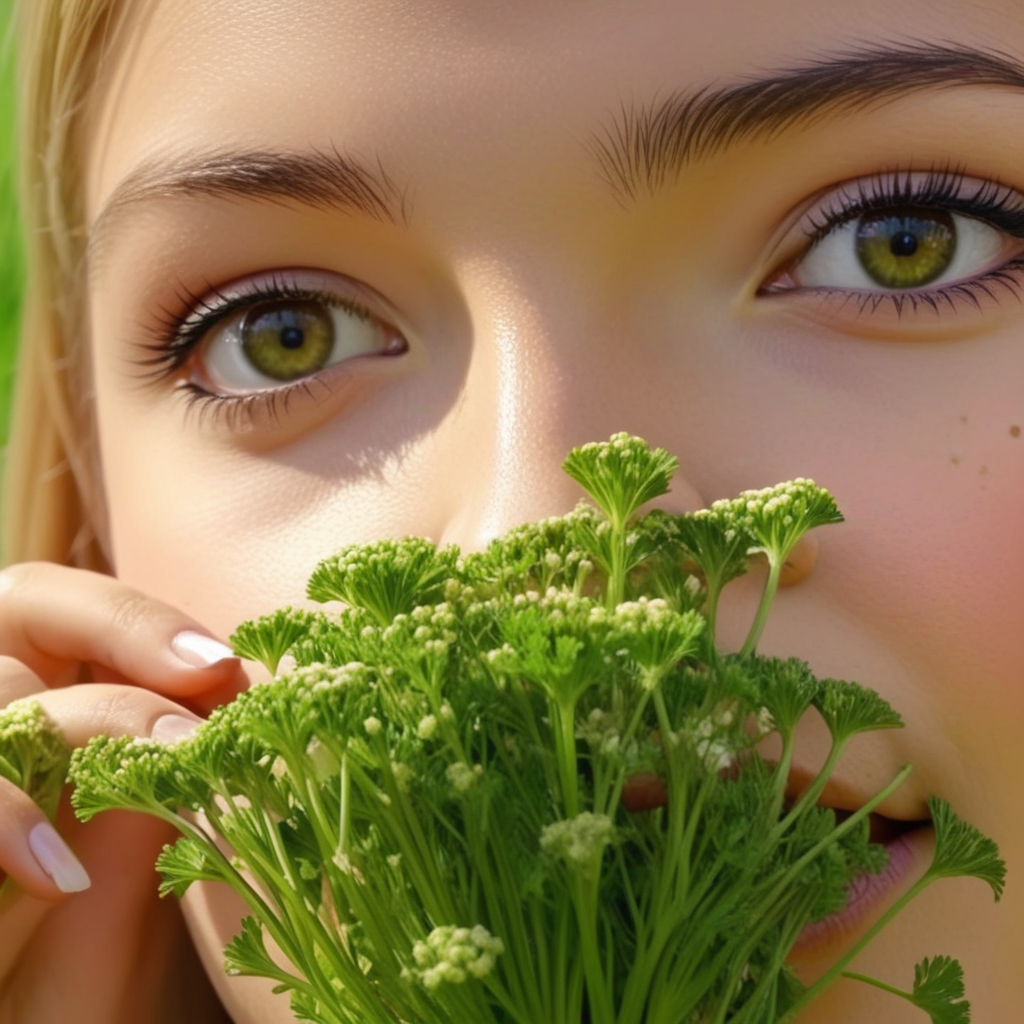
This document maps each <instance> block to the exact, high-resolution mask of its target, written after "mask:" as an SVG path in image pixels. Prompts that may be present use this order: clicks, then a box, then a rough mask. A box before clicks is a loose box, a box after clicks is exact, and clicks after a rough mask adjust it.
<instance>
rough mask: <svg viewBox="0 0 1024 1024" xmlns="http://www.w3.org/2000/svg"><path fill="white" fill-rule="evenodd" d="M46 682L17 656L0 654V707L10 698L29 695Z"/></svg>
mask: <svg viewBox="0 0 1024 1024" xmlns="http://www.w3.org/2000/svg"><path fill="white" fill-rule="evenodd" d="M45 688H46V684H45V683H44V682H43V681H42V679H40V678H39V676H37V675H36V674H35V672H33V671H32V670H31V669H30V668H29V667H28V666H27V665H23V664H22V663H21V662H20V661H18V659H17V658H12V657H11V656H10V655H7V654H0V707H6V706H7V705H8V704H10V703H11V701H12V700H19V699H21V698H22V697H31V696H32V695H33V694H36V693H38V692H39V691H40V690H43V689H45Z"/></svg>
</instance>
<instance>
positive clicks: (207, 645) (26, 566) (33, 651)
mask: <svg viewBox="0 0 1024 1024" xmlns="http://www.w3.org/2000/svg"><path fill="white" fill-rule="evenodd" d="M0 651H2V652H3V654H4V655H6V656H7V657H10V658H13V659H15V660H17V661H20V662H21V663H23V664H24V665H25V666H27V668H28V669H30V670H31V671H32V672H34V673H35V674H36V675H37V676H39V677H40V678H41V679H43V680H44V681H45V682H46V684H47V685H48V686H56V687H61V686H69V685H70V684H71V683H73V682H75V681H76V679H77V678H78V676H79V672H80V669H81V665H82V664H83V663H90V664H92V665H93V666H100V667H102V668H104V669H106V670H107V672H106V675H107V678H108V679H109V680H111V681H115V682H130V683H135V684H136V685H140V686H143V687H146V688H147V689H152V690H156V691H158V692H160V693H168V694H172V695H174V696H177V697H183V696H195V695H198V694H201V693H204V692H206V691H209V690H211V689H213V688H214V687H227V688H228V689H229V690H230V689H232V688H233V689H234V690H235V691H236V692H237V689H239V688H240V686H241V685H242V669H241V662H240V660H239V659H238V658H237V657H235V656H234V654H233V653H232V651H231V649H230V648H229V647H227V646H226V645H225V644H223V643H222V642H221V641H219V640H217V639H216V638H215V637H212V636H210V634H209V632H208V631H207V630H206V629H204V628H203V627H202V626H201V625H200V624H199V623H197V622H196V621H195V620H194V619H191V618H189V617H188V616H187V615H184V614H182V613H181V612H180V611H178V610H177V609H176V608H173V607H172V606H170V605H168V604H165V603H164V602H162V601H158V600H157V599H155V598H152V597H149V596H148V595H146V594H143V593H142V592H141V591H138V590H135V589H133V588H132V587H128V586H126V585H125V584H124V583H121V582H120V581H119V580H117V579H115V578H113V577H111V576H104V575H103V574H101V573H94V572H89V571H87V570H84V569H72V568H69V567H67V566H62V565H56V564H52V563H49V562H24V563H21V564H18V565H12V566H8V567H7V568H6V569H3V570H2V571H0ZM95 674H98V673H96V672H95V670H94V675H95ZM2 696H3V695H2V694H0V698H2Z"/></svg>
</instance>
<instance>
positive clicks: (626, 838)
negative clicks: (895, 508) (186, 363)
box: [0, 434, 1005, 1024]
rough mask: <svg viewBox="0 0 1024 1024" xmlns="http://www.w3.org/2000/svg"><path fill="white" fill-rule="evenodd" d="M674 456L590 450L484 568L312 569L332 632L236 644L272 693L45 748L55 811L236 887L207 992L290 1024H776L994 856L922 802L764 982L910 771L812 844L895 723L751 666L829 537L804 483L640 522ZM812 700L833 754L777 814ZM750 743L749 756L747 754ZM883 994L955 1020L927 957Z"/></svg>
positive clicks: (829, 505) (943, 808) (858, 855)
mask: <svg viewBox="0 0 1024 1024" xmlns="http://www.w3.org/2000/svg"><path fill="white" fill-rule="evenodd" d="M676 466H677V462H676V460H675V459H674V458H673V457H672V456H670V455H669V454H668V453H666V452H665V451H663V450H661V449H656V450H651V449H650V448H649V447H648V446H647V444H646V443H645V442H643V441H642V440H640V439H639V438H635V437H630V436H628V435H626V434H617V435H614V436H613V437H612V438H611V439H610V441H608V442H606V443H602V444H588V445H585V446H583V447H582V448H578V449H574V450H573V451H572V452H571V453H570V455H569V456H568V458H567V460H566V462H565V467H564V468H565V469H566V471H567V472H568V473H569V474H570V475H571V476H572V477H573V478H574V479H575V480H577V481H578V482H579V483H580V484H581V485H582V486H583V488H584V489H585V491H586V492H587V493H588V494H589V495H590V497H591V498H592V499H593V502H594V503H593V504H590V503H586V502H581V503H580V505H579V506H577V508H576V509H575V510H574V511H573V512H572V513H570V514H569V515H566V516H564V517H559V518H552V519H547V520H544V521H542V522H538V523H532V524H527V525H524V526H521V527H518V528H516V529H514V530H512V531H510V532H509V533H507V534H506V535H505V536H503V537H501V538H499V539H497V540H495V541H494V542H493V543H492V544H491V545H490V547H489V548H488V549H487V550H486V551H485V552H482V553H474V554H469V555H460V553H459V551H458V550H457V549H456V548H455V547H449V548H445V549H443V550H438V549H437V547H436V546H435V545H434V544H433V543H431V542H430V541H427V540H423V539H417V538H406V539H404V540H397V541H382V542H380V543H377V544H371V545H366V546H355V547H350V548H346V549H344V550H343V551H341V552H340V553H338V554H336V555H335V556H333V557H331V558H328V559H327V560H325V561H323V562H322V563H320V564H319V565H318V566H317V567H316V570H315V572H314V573H313V575H312V577H311V579H310V581H309V587H308V596H309V597H310V598H312V599H314V600H316V601H320V602H324V603H325V604H329V603H331V602H341V604H342V605H343V607H342V609H341V610H340V611H328V612H322V613H313V612H309V611H304V610H296V609H293V608H285V609H283V610H280V611H278V612H276V613H275V614H273V615H270V616H267V617H264V618H262V619H260V620H258V621H256V622H249V623H246V624H244V625H243V626H241V627H239V629H238V630H237V632H236V633H235V635H234V636H233V637H232V642H233V644H234V647H235V650H236V651H237V652H238V653H239V654H240V655H242V656H243V657H247V658H251V659H256V660H259V661H261V662H262V663H263V664H265V665H266V666H267V667H268V669H269V670H270V671H271V672H272V673H277V672H278V670H279V667H280V663H281V659H282V658H283V657H284V656H285V655H286V654H288V655H290V658H291V659H293V661H294V664H295V667H294V668H293V669H289V670H287V671H284V672H282V673H281V674H280V675H277V676H276V678H275V679H274V680H273V681H272V682H269V683H265V684H261V685H258V686H254V687H253V688H252V689H250V690H249V691H248V692H247V693H245V694H243V695H242V696H240V697H239V698H238V699H237V700H236V701H234V702H233V703H232V704H230V705H227V706H225V707H223V708H220V709H218V710H217V711H216V712H214V713H213V715H212V716H211V717H210V719H209V721H208V722H206V723H204V724H203V725H202V726H200V727H199V729H198V730H197V731H196V733H195V734H194V735H193V736H191V737H189V738H187V739H185V740H183V741H180V742H178V743H176V744H174V745H171V746H164V745H160V744H158V743H155V742H152V741H149V740H139V739H133V738H120V739H111V738H108V737H101V738H97V739H94V740H93V741H91V742H90V743H89V744H88V746H87V747H85V748H84V749H82V750H78V751H75V752H74V755H73V757H72V758H71V767H70V779H71V781H72V782H73V784H74V787H75V788H74V792H73V795H72V800H73V803H74V805H75V807H76V808H77V811H78V814H79V816H80V817H81V818H83V819H88V818H90V817H91V816H92V815H94V814H96V813H98V812H100V811H104V810H107V809H110V808H127V809H133V810H138V811H142V812H144V813H147V814H152V815H155V816H157V817H159V818H162V819H163V820H165V821H168V822H171V823H173V824H174V825H176V826H177V828H178V829H179V830H180V831H181V838H180V839H179V840H178V841H177V842H176V843H175V844H173V845H172V846H169V847H167V848H165V850H164V851H163V853H162V854H161V856H160V859H159V862H158V867H159V869H160V871H161V873H162V875H163V878H164V882H163V886H162V889H163V891H164V892H165V893H175V894H177V895H181V894H182V893H183V892H184V891H185V890H186V889H187V888H188V887H189V885H191V884H192V883H193V882H195V881H197V880H204V881H220V882H225V883H227V884H229V885H231V886H232V887H233V888H234V889H235V890H237V891H238V892H239V893H240V894H241V896H242V898H243V899H244V900H245V901H246V903H247V904H248V907H249V909H250V911H251V916H250V917H248V918H247V919H246V920H245V921H244V923H243V928H242V932H241V933H240V934H239V935H238V936H237V937H236V938H235V939H234V940H233V941H232V942H231V944H230V945H229V946H228V948H227V951H226V969H227V971H228V972H229V973H231V974H250V975H261V976H264V977H268V978H272V979H273V980H274V981H276V982H277V986H278V988H277V990H278V991H282V992H289V993H290V994H291V1001H292V1007H293V1011H294V1013H295V1015H296V1017H297V1018H298V1019H299V1020H304V1021H312V1022H317V1024H397V1022H401V1024H584V1022H586V1024H781V1022H784V1021H790V1020H791V1019H792V1018H793V1016H794V1015H795V1014H796V1013H797V1011H798V1010H800V1009H801V1008H802V1007H804V1006H805V1005H806V1004H807V1002H808V1001H809V1000H810V999H812V998H813V997H814V996H815V995H816V994H817V992H818V991H820V990H821V989H822V988H824V987H825V986H827V985H828V984H830V983H831V982H832V981H834V980H835V979H836V978H837V977H838V976H840V974H841V973H842V972H843V970H844V967H845V966H846V965H847V964H848V963H849V961H850V960H851V959H852V958H853V957H854V956H855V955H856V954H857V953H858V952H859V951H860V950H861V949H862V948H863V946H864V945H865V944H866V943H867V942H868V941H870V939H871V938H872V937H873V936H874V935H875V934H876V933H877V932H878V930H879V929H880V928H882V927H883V926H884V925H885V923H886V922H887V921H888V920H889V919H891V917H892V916H893V915H894V914H896V913H897V912H898V911H899V910H900V909H901V907H902V906H904V905H905V904H906V902H907V901H908V900H910V899H912V898H913V897H914V896H915V895H916V894H917V893H919V892H920V891H921V890H922V889H923V888H925V886H927V885H930V884H931V883H932V882H933V881H935V880H937V879H939V878H942V877H949V876H953V875H974V876H976V877H979V878H981V879H983V880H985V881H986V882H988V883H989V884H990V885H991V887H992V889H993V891H994V893H995V895H996V898H997V899H998V898H999V896H1000V894H1001V891H1002V887H1003V881H1004V874H1005V867H1004V865H1003V863H1002V861H1001V860H999V857H998V851H997V850H996V847H995V844H994V843H993V842H992V841H991V840H990V839H987V838H985V837H983V836H981V835H980V834H979V833H978V832H977V831H976V830H975V829H974V828H972V827H971V826H970V825H968V824H966V823H965V822H963V821H961V820H960V819H959V818H957V817H956V816H955V815H954V813H953V812H952V810H951V809H950V807H949V806H948V805H947V804H946V803H945V802H943V801H942V800H940V799H938V798H932V799H931V800H930V801H929V808H930V811H931V814H932V819H933V823H934V828H935V838H936V852H935V857H934V862H933V863H932V865H931V867H930V869H929V870H928V872H927V873H926V875H925V876H924V877H923V878H922V879H921V880H920V881H919V882H918V883H917V884H916V885H914V886H913V887H912V889H911V890H910V891H909V892H908V893H907V894H906V895H905V896H904V897H903V898H902V899H900V900H898V901H897V902H896V903H895V905H894V906H893V907H892V908H891V909H890V910H889V911H888V912H887V913H886V914H885V915H883V917H882V918H881V920H880V921H878V923H877V924H876V925H875V926H874V927H872V928H871V929H870V930H869V931H868V932H867V934H866V935H864V937H863V938H862V939H861V940H860V941H859V942H857V943H856V944H855V945H854V946H853V948H852V949H850V951H849V952H848V953H847V954H846V955H844V956H843V957H842V958H841V959H840V960H839V961H838V962H837V963H836V964H835V965H834V966H833V967H832V969H831V970H829V971H828V972H827V973H826V974H825V975H824V976H823V977H822V978H821V979H820V980H819V981H818V982H817V983H815V984H814V985H813V986H811V987H809V988H805V987H804V986H802V985H801V984H800V983H799V982H798V981H797V979H796V978H795V977H794V976H793V975H792V973H791V972H790V971H789V969H788V968H787V966H786V956H787V954H788V952H789V950H790V948H791V946H792V945H793V943H794V941H795V940H796V938H797V936H798V935H799V933H800V931H801V930H802V929H803V928H804V926H805V925H806V924H807V923H808V922H811V921H815V920H819V919H821V918H823V917H825V916H827V915H828V914H830V913H834V912H835V911H836V910H838V909H840V908H841V907H842V906H843V905H844V903H845V900H846V894H847V889H848V886H849V883H850V882H851V880H852V879H853V878H855V877H856V876H858V875H859V874H861V873H863V872H878V871H880V870H882V869H883V867H884V866H885V862H886V856H887V855H886V852H885V849H884V847H882V846H880V845H877V844H873V843H871V842H870V840H869V824H868V815H869V814H870V813H871V811H872V810H873V808H874V807H876V806H878V805H879V804H880V803H881V802H882V801H883V800H884V799H885V798H886V797H887V796H888V795H889V794H890V793H892V792H893V791H894V790H895V789H896V788H897V787H898V786H899V785H900V784H901V783H902V781H903V780H904V779H905V777H906V775H907V774H908V773H909V771H910V766H909V765H907V766H905V767H904V769H903V770H902V771H901V772H900V773H899V774H898V775H897V776H896V777H895V778H894V779H893V780H892V782H891V784H890V785H888V786H887V787H886V788H885V789H884V790H883V791H882V792H880V793H878V794H877V796H876V797H874V799H872V800H871V801H869V802H868V803H867V804H866V805H865V806H864V807H862V808H860V809H859V810H858V811H856V812H855V813H853V814H850V815H849V816H848V817H847V818H846V819H845V820H843V821H842V822H841V823H840V822H837V820H836V815H835V812H834V811H832V810H830V809H828V808H823V807H819V806H817V800H818V798H819V797H820V796H821V794H822V791H823V790H824V787H825V785H826V783H827V782H828V779H829V777H830V776H831V774H832V772H833V771H834V769H835V767H836V764H837V762H838V761H839V759H840V757H841V756H842V753H843V750H844V747H845V746H846V745H847V743H848V742H849V741H850V739H851V738H852V737H853V736H855V735H856V734H858V733H860V732H864V731H867V730H874V729H890V728H897V727H900V726H901V725H902V722H901V720H900V718H899V716H898V715H897V713H896V712H895V711H894V710H893V709H892V708H891V707H890V706H889V705H888V704H887V703H886V702H885V701H884V700H882V698H880V697H879V696H878V695H877V694H876V693H874V692H872V691H870V690H867V689H865V688H863V687H861V686H859V685H857V684H855V683H852V682H843V681H840V680H836V679H821V680H819V679H816V678H815V677H814V676H813V675H812V673H811V672H810V670H809V668H808V666H807V665H806V664H805V663H804V662H802V661H800V660H798V659H796V658H790V659H788V660H781V659H777V658H767V657H762V656H758V655H756V654H755V653H754V651H755V646H756V643H757V640H758V637H759V636H760V633H761V630H762V629H763V626H764V623H765V617H766V615H767V613H768V610H769V607H770V605H771V602H772V598H773V596H774V594H775V590H776V587H777V585H778V580H779V574H780V571H781V568H782V566H783V563H784V562H785V560H786V558H787V556H788V555H789V554H790V552H791V551H792V549H793V547H794V546H795V545H796V543H797V542H798V541H799V539H800V538H801V536H803V534H804V533H805V532H806V531H808V530H809V529H812V528H814V527H816V526H820V525H824V524H828V523H838V522H841V521H842V516H841V515H840V514H839V512H838V510H837V508H836V506H835V503H834V502H833V500H832V498H831V497H830V495H829V494H828V493H827V492H826V491H825V490H824V489H823V488H821V487H819V486H817V485H816V484H815V483H814V482H813V481H811V480H804V479H797V480H793V481H790V482H788V483H785V484H781V485H779V486H777V487H772V488H767V489H765V490H762V491H748V492H745V493H743V494H741V495H740V496H739V497H738V498H736V499H734V500H731V501H719V502H716V503H715V504H714V505H712V507H711V508H710V509H704V510H701V511H698V512H694V513H692V514H686V515H669V514H667V513H664V512H661V511H654V512H651V513H649V514H647V515H645V516H643V517H642V518H641V517H638V515H637V510H638V509H639V508H640V507H641V506H642V505H644V504H645V503H647V502H649V501H651V500H652V499H654V498H657V497H659V496H660V495H663V494H665V493H666V492H667V491H668V489H669V481H670V479H671V476H672V474H673V473H674V471H675V469H676ZM756 553H763V554H764V555H765V556H766V557H767V562H768V567H769V570H768V575H767V580H766V584H765V589H764V594H763V599H762V601H761V604H760V607H759V609H758V611H757V614H756V616H755V619H754V622H753V624H752V626H751V629H750V633H749V636H748V638H747V640H746V643H745V644H744V645H743V648H742V650H741V651H740V652H739V653H738V654H731V655H723V654H721V653H720V652H719V651H718V650H717V648H716V646H715V612H716V608H717V605H718V600H719V596H720V594H721V592H722V588H723V587H724V586H725V585H726V584H727V583H728V582H729V581H730V580H733V579H735V578H736V577H737V576H739V575H740V574H742V573H743V572H745V571H746V569H747V565H748V560H749V559H750V557H751V556H752V555H754V554H756ZM811 707H814V708H816V709H817V712H818V713H819V714H820V715H821V716H822V717H823V719H824V720H825V722H826V724H827V726H828V728H829V730H830V732H831V736H832V740H833V745H832V749H831V753H830V754H829V756H828V758H827V760H826V762H825V764H824V766H823V767H822V769H821V771H820V773H819V774H818V776H817V778H816V779H815V780H814V781H813V783H812V784H811V785H810V786H809V787H808V788H807V789H806V791H805V792H804V793H803V794H802V796H801V797H800V799H798V800H796V801H795V802H791V801H788V800H787V799H786V786H787V780H788V776H789V772H790V768H791V765H792V758H793V752H794V751H793V747H794V732H795V729H796V725H797V723H798V722H799V720H800V719H801V717H802V716H803V715H804V714H805V712H807V711H808V710H809V709H810V708H811ZM12 708H13V711H12V710H10V709H9V710H8V712H7V714H6V717H5V718H0V772H2V773H4V774H5V775H7V777H8V778H14V779H15V781H17V782H19V784H22V785H25V786H26V788H31V785H32V783H31V776H32V773H33V771H37V774H38V775H39V777H40V778H41V779H45V785H44V784H43V783H40V785H41V786H42V788H44V789H45V788H47V787H49V789H50V790H51V791H52V786H53V776H54V773H53V769H52V764H51V762H52V760H53V758H52V739H51V741H50V746H49V747H44V746H43V745H41V744H40V743H39V736H40V735H42V734H43V732H44V731H45V729H46V723H45V722H44V721H43V720H42V717H41V712H38V714H35V715H34V714H33V713H32V711H31V710H27V709H26V707H25V706H24V703H23V702H19V703H18V705H17V706H14V705H12ZM4 723H6V724H4ZM773 732H774V733H777V734H778V736H779V737H780V740H781V750H782V753H781V756H780V758H779V760H778V762H777V763H770V762H767V761H765V760H763V759H762V758H761V757H760V756H759V754H758V753H757V751H756V745H757V744H758V743H759V741H760V740H761V739H763V738H764V737H765V736H766V735H768V734H769V733H773ZM26 736H31V737H32V739H30V740H28V741H27V740H26ZM44 749H47V750H50V751H51V756H50V760H49V761H47V765H49V768H48V771H49V774H48V775H47V774H46V772H44V771H42V768H40V767H39V765H37V766H36V768H33V767H32V764H33V762H32V756H33V755H32V751H33V750H37V751H42V750H44ZM51 806H52V799H51ZM220 840H226V841H227V844H228V845H229V846H230V848H231V851H233V855H231V856H226V855H225V854H224V853H222V852H221V845H222V844H219V841H220ZM857 977H859V978H861V980H865V981H869V982H871V981H872V979H867V978H863V977H862V976H860V975H858V976H857ZM878 984H879V985H881V983H878ZM882 987H885V988H886V989H887V990H888V991H892V992H895V993H896V994H897V995H899V996H902V997H903V998H905V999H908V1000H910V1001H911V1002H913V1003H915V1004H916V1005H917V1006H919V1007H920V1008H921V1009H922V1010H923V1011H924V1012H925V1013H926V1014H927V1015H929V1016H930V1018H931V1020H932V1022H933V1024H962V1022H966V1021H967V1020H968V1019H969V1010H968V1004H967V1003H966V1001H965V1000H964V999H963V998H962V997H963V992H964V987H963V982H962V973H961V971H960V967H959V964H957V963H956V962H955V961H953V960H951V959H949V958H948V957H943V956H936V957H934V958H932V959H930V960H924V961H922V962H921V963H919V964H918V965H917V967H916V970H915V977H914V982H913V986H912V989H911V990H910V991H906V992H901V991H898V990H895V989H893V988H892V987H891V986H888V985H886V986H882Z"/></svg>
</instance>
